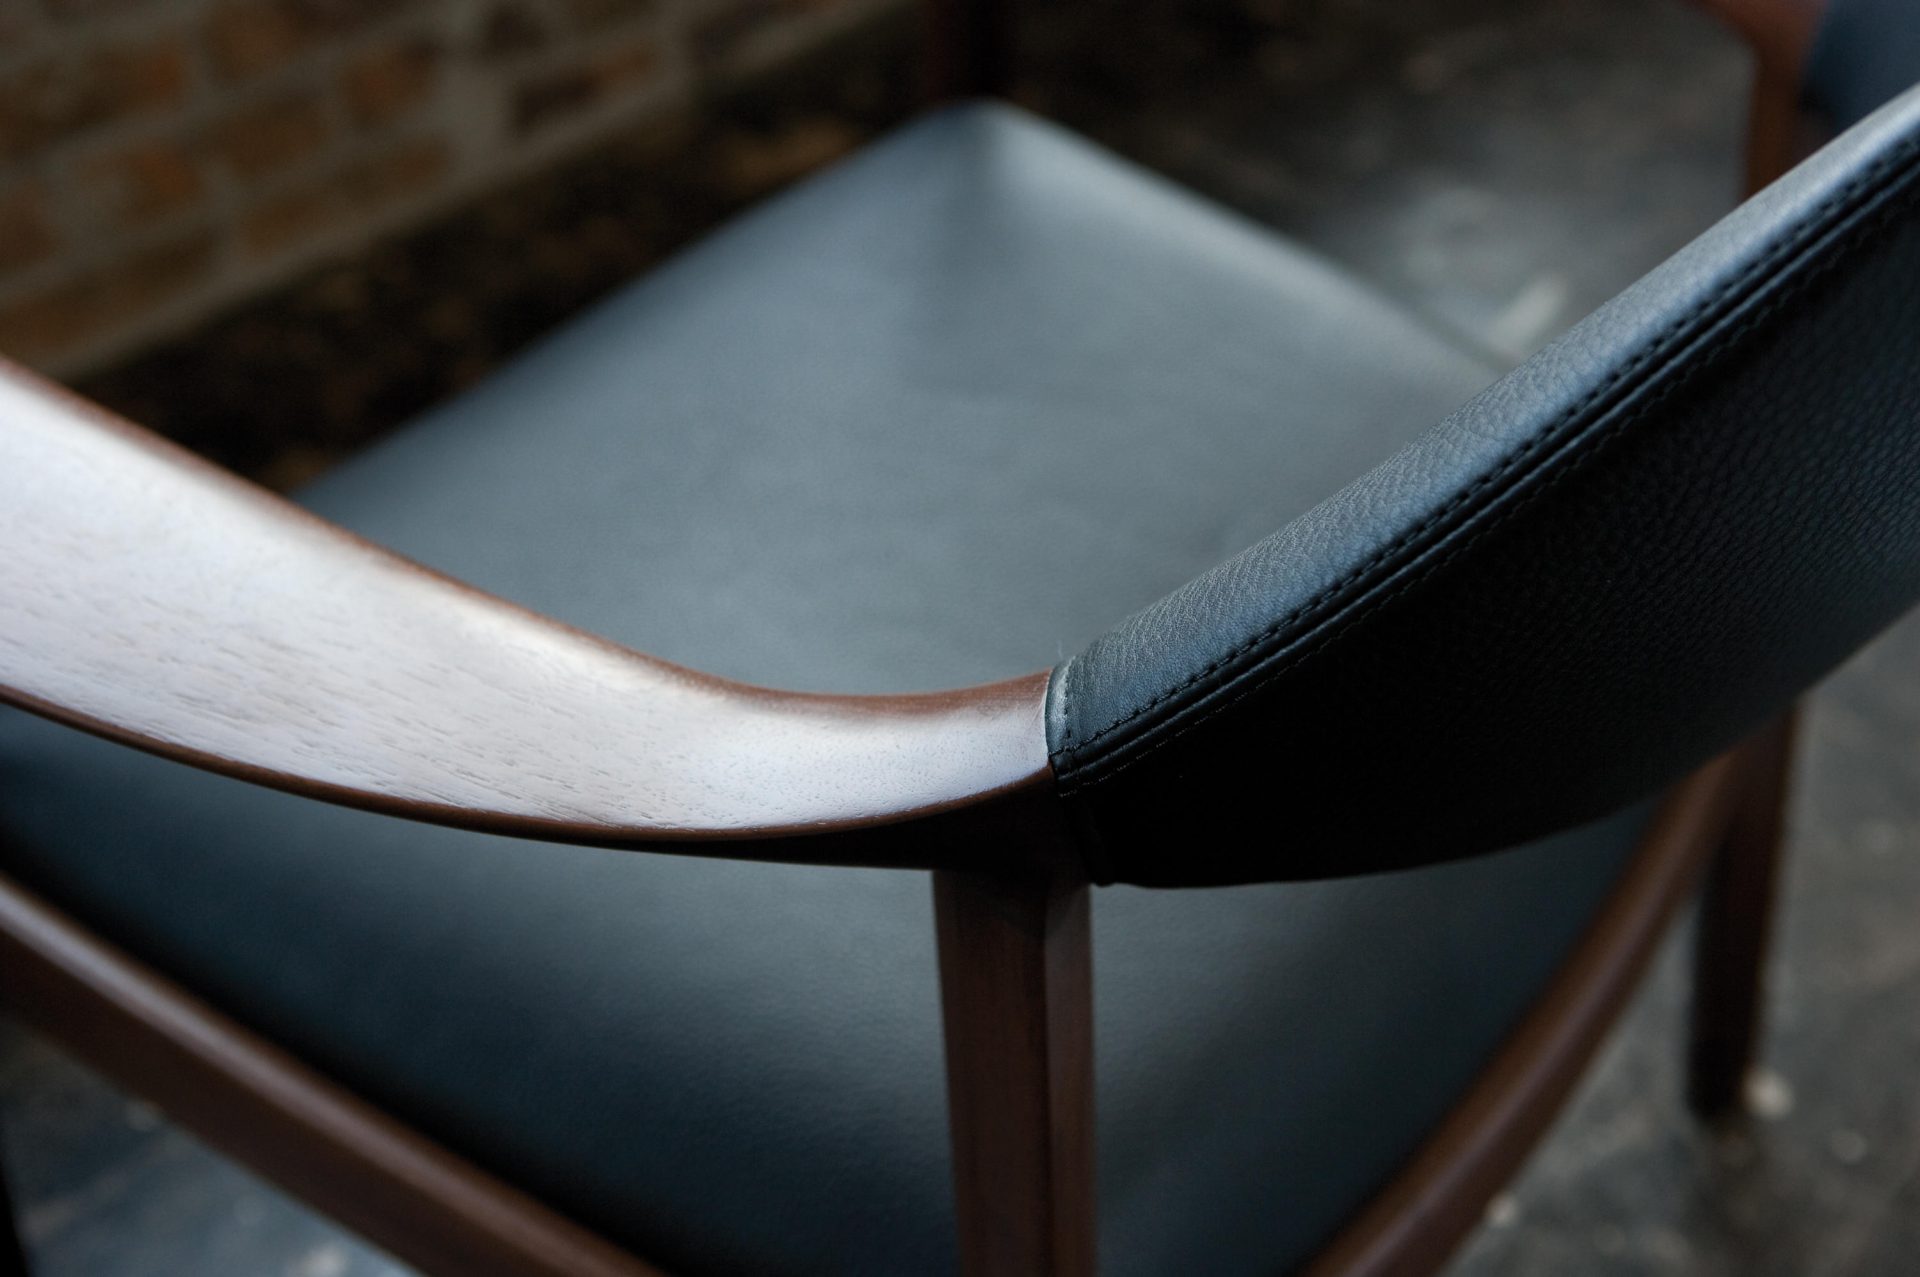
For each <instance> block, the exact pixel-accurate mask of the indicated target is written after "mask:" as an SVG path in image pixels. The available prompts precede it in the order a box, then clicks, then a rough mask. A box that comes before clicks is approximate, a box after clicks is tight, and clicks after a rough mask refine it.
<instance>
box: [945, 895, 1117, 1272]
mask: <svg viewBox="0 0 1920 1277" xmlns="http://www.w3.org/2000/svg"><path fill="white" fill-rule="evenodd" d="M1087 896H1088V892H1087V884H1086V881H1085V879H1084V878H1080V877H1076V876H1074V875H1072V874H1070V873H1067V872H1062V873H1058V874H1050V875H1041V876H1036V877H1034V878H1031V879H1025V880H1016V879H1008V878H1002V877H993V876H988V875H983V874H964V873H936V874H935V875H934V879H933V899H934V917H935V925H936V929H937V932H938V936H939V945H940V997H941V1003H942V1007H943V1011H944V1015H945V1020H946V1042H947V1097H948V1109H949V1117H950V1121H951V1123H952V1132H953V1168H954V1192H955V1197H956V1205H957V1219H958V1224H959V1235H960V1268H961V1271H962V1272H963V1273H964V1274H966V1275H967V1277H1092V1273H1093V1270H1094V1206H1093V1139H1094V1136H1093V953H1092V948H1091V929H1090V922H1089V902H1088V898H1087Z"/></svg>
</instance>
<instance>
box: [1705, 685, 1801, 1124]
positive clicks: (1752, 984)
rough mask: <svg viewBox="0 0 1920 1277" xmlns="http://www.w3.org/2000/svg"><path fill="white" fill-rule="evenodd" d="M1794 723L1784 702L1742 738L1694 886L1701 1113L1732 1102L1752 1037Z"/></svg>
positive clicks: (1716, 1113) (1738, 1101)
mask: <svg viewBox="0 0 1920 1277" xmlns="http://www.w3.org/2000/svg"><path fill="white" fill-rule="evenodd" d="M1794 725H1795V724H1794V715H1793V713H1791V712H1789V713H1787V714H1785V715H1783V716H1782V717H1781V718H1780V719H1779V720H1778V721H1776V722H1774V723H1773V724H1772V725H1771V726H1769V727H1768V728H1766V729H1765V730H1764V731H1762V732H1761V733H1760V734H1759V735H1757V736H1755V737H1754V738H1753V739H1752V740H1751V741H1749V742H1748V743H1747V745H1746V746H1744V747H1743V749H1742V753H1743V755H1744V762H1745V764H1746V767H1747V769H1748V774H1747V780H1746V782H1745V786H1746V792H1745V793H1744V794H1743V796H1742V798H1741V802H1740V806H1739V807H1738V808H1737V809H1736V811H1735V812H1734V816H1733V820H1732V822H1731V824H1730V825H1729V827H1728V829H1727V833H1726V837H1725V840H1724V841H1723V842H1722V843H1721V845H1720V847H1719V848H1718V849H1717V850H1716V851H1715V853H1714V856H1713V859H1712V861H1711V862H1710V863H1709V865H1708V867H1707V872H1706V879H1705V882H1704V884H1703V885H1702V888H1701V892H1700V914H1699V921H1698V924H1697V927H1696V930H1695V932H1694V977H1693V980H1694V985H1693V1016H1692V1026H1691V1033H1690V1035H1689V1039H1690V1040H1689V1044H1688V1045H1689V1050H1688V1060H1687V1102H1688V1104H1689V1106H1691V1107H1692V1109H1693V1111H1694V1112H1695V1113H1696V1114H1698V1115H1699V1116H1701V1117H1703V1118H1709V1119H1714V1118H1724V1117H1727V1116H1729V1115H1731V1114H1735V1113H1738V1112H1740V1111H1741V1109H1742V1105H1743V1100H1744V1092H1745V1086H1746V1079H1747V1073H1748V1070H1749V1069H1750V1068H1751V1067H1752V1065H1753V1059H1754V1051H1755V1047H1756V1046H1757V1044H1758V1042H1759V1038H1760V1025H1761V1019H1762V1015H1763V1011H1764V996H1763V995H1764V992H1765V987H1766V957H1767V939H1768V933H1769V931H1770V930H1771V926H1772V920H1773V902H1774V896H1775V891H1776V887H1777V879H1778V876H1779V868H1780V843H1781V837H1782V834H1783V832H1784V829H1785V823H1786V803H1787V788H1788V784H1789V782H1790V780H1791V778H1792V766H1793V742H1794Z"/></svg>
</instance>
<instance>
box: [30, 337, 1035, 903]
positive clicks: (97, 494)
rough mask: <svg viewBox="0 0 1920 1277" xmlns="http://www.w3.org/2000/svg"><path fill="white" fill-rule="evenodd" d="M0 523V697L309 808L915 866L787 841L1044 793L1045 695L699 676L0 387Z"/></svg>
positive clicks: (74, 403)
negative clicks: (826, 688) (311, 801)
mask: <svg viewBox="0 0 1920 1277" xmlns="http://www.w3.org/2000/svg"><path fill="white" fill-rule="evenodd" d="M0 522H3V525H4V532H3V533H0V535H4V546H3V547H0V599H4V607H3V608H0V699H5V700H7V701H11V702H13V703H15V704H17V705H20V706H23V707H25V708H27V709H31V710H34V711H36V712H38V713H41V714H44V715H46V716H48V717H51V718H56V719H59V720H62V721H64V722H67V723H71V724H73V725H75V726H78V727H82V728H85V729H87V730H89V731H92V732H96V733H98V734H100V735H102V736H108V737H111V738H114V739H117V740H120V741H124V742H126V743H128V744H131V745H136V746H139V747H140V748H143V749H147V750H150V751H152V752H154V753H157V754H162V755H165V756H167V757H169V758H174V759H178V760H180V761H182V762H187V763H192V764H194V765H196V766H199V767H204V768H207V769H209V770H212V771H218V772H224V773H226V774H228V775H231V776H238V777H242V778H244V779H247V780H251V781H255V782H258V783H261V784H266V785H272V786H275V787H278V788H281V789H286V790H291V791H293V792H296V793H301V794H306V795H310V796H313V797H316V798H324V799H328V800H330V801H333V802H339V803H346V804H350V805H354V806H361V807H369V808H373V809H376V810H380V811H384V812H390V813H392V814H395V815H399V816H407V817H411V818H414V819H420V820H430V821H435V822H438V823H443V824H451V825H461V826H467V827H471V828H477V829H484V830H490V831H494V832H500V833H511V834H518V835H524V836H532V837H539V838H545V839H553V840H559V841H570V842H585V843H595V844H602V845H622V846H630V845H656V846H682V847H683V849H689V850H691V849H696V848H694V847H689V846H686V845H687V844H705V843H724V844H725V845H723V846H711V847H710V848H709V850H711V851H713V852H715V853H717V854H725V855H745V856H750V857H753V856H777V857H778V858H782V859H796V860H815V859H819V860H824V861H831V862H847V863H874V862H876V861H880V862H884V863H899V864H923V865H924V864H936V863H939V862H940V860H942V859H943V857H942V856H941V855H940V854H939V853H937V852H935V851H934V850H933V849H932V847H931V845H930V844H929V845H926V846H922V847H920V848H918V849H915V850H907V849H904V848H903V847H902V846H901V844H902V843H903V842H905V841H906V840H904V839H900V838H897V837H895V838H883V839H877V840H876V839H872V838H862V837H849V838H836V839H829V840H828V842H827V843H826V844H820V843H809V844H793V843H791V842H788V841H786V840H790V839H793V838H796V837H800V836H803V835H812V834H819V833H830V832H834V831H842V832H847V833H849V834H854V833H857V832H858V831H860V830H863V829H867V828H870V827H873V826H879V825H885V824H888V823H891V822H897V821H901V820H905V819H909V818H914V817H919V816H926V815H931V814H934V813H939V812H948V811H952V810H955V809H966V808H970V807H980V806H982V805H983V804H984V805H985V806H988V807H991V806H993V804H990V803H986V800H987V799H990V798H993V797H995V796H999V795H1008V794H1013V793H1018V792H1022V791H1027V790H1033V789H1036V788H1039V787H1041V786H1043V785H1044V784H1045V783H1046V782H1047V780H1048V779H1049V776H1050V773H1049V771H1048V767H1047V751H1046V733H1045V730H1044V728H1043V726H1042V713H1043V703H1044V700H1045V686H1046V675H1045V674H1044V673H1042V674H1035V675H1032V676H1029V677H1027V678H1022V679H1016V680H1013V681H1010V682H1005V683H998V684H993V685H990V686H984V687H977V688H970V689H967V690H963V691H955V692H946V693H938V694H929V695H916V696H892V697H853V696H821V695H808V694H798V693H787V692H777V691H769V690H766V689H763V688H756V687H749V686H745V685H743V684H739V683H732V682H728V681H725V680H722V679H717V678H711V677H708V676H706V675H703V674H698V673H695V672H694V671H692V670H687V669H683V668H681V667H678V666H675V665H670V664H668V663H666V662H664V661H659V660H654V659H652V658H650V657H647V656H643V655H641V654H639V653H637V652H633V651H629V650H627V649H625V648H622V647H619V646H616V645H615V644H612V643H609V642H606V641H604V640H601V639H598V638H594V637H593V636H591V635H588V634H584V633H582V632H580V631H578V630H575V629H572V628H570V627H568V626H566V625H562V624H560V623H558V622H556V621H552V620H549V619H547V618H545V617H541V616H537V615H535V614H533V613H531V612H527V611H525V610H523V609H521V608H518V607H516V606H514V605H512V604H509V603H506V602H503V601H501V600H500V599H497V598H494V597H492V596H489V595H486V594H483V593H480V592H479V591H477V590H474V589H471V588H469V587H467V586H464V585H461V584H460V583H458V582H456V581H453V580H450V579H448V578H446V577H443V576H440V575H439V574H437V573H434V572H431V571H428V570H427V569H425V568H422V567H420V566H418V565H416V564H413V563H410V562H408V561H406V560H404V559H401V558H399V557H398V556H396V555H393V554H390V553H388V552H387V551H384V550H382V549H380V548H378V547H376V546H373V545H371V544H369V543H367V542H365V541H363V540H361V539H359V538H358V537H355V536H353V535H352V534H350V533H347V532H345V531H343V530H341V529H339V528H337V527H334V526H333V525H331V524H329V523H326V522H324V521H323V520H321V519H319V518H316V517H315V516H313V515H311V514H308V513H307V512H305V511H303V510H301V509H300V508H298V507H297V506H294V505H292V504H290V503H288V502H286V501H283V500H281V499H280V498H278V497H275V496H273V495H271V494H270V493H267V492H266V491H264V490H262V489H260V488H257V487H255V486H253V485H252V484H249V483H247V482H245V481H243V480H241V479H238V478H236V477H235V476H233V475H230V474H228V473H226V472H225V471H222V470H219V469H217V468H215V467H213V466H211V465H209V464H207V463H206V462H203V461H201V460H199V459H198V458H196V457H194V456H192V455H191V454H189V453H187V452H185V451H183V450H181V449H179V448H176V447H174V446H173V445H171V444H168V443H166V442H164V441H163V440H161V439H159V438H157V437H155V436H153V435H151V434H149V433H147V432H145V431H143V430H139V429H137V428H136V427H133V426H131V425H129V424H127V423H125V422H123V421H120V420H118V419H115V418H112V417H109V416H108V415H107V414H106V413H104V412H103V411H101V410H100V409H98V408H96V407H95V406H93V405H91V404H88V403H86V402H85V401H83V400H80V399H78V398H76V397H74V396H72V395H70V394H68V393H67V392H65V391H63V390H61V389H59V388H58V387H55V386H52V385H50V384H48V383H45V382H43V381H40V380H39V379H37V378H35V377H33V376H31V375H29V374H27V373H24V372H22V371H20V370H18V369H14V368H11V367H10V366H9V365H6V364H4V363H0ZM756 839H759V840H778V841H777V842H775V843H774V844H773V845H759V846H748V845H742V840H749V841H750V840H756Z"/></svg>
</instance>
